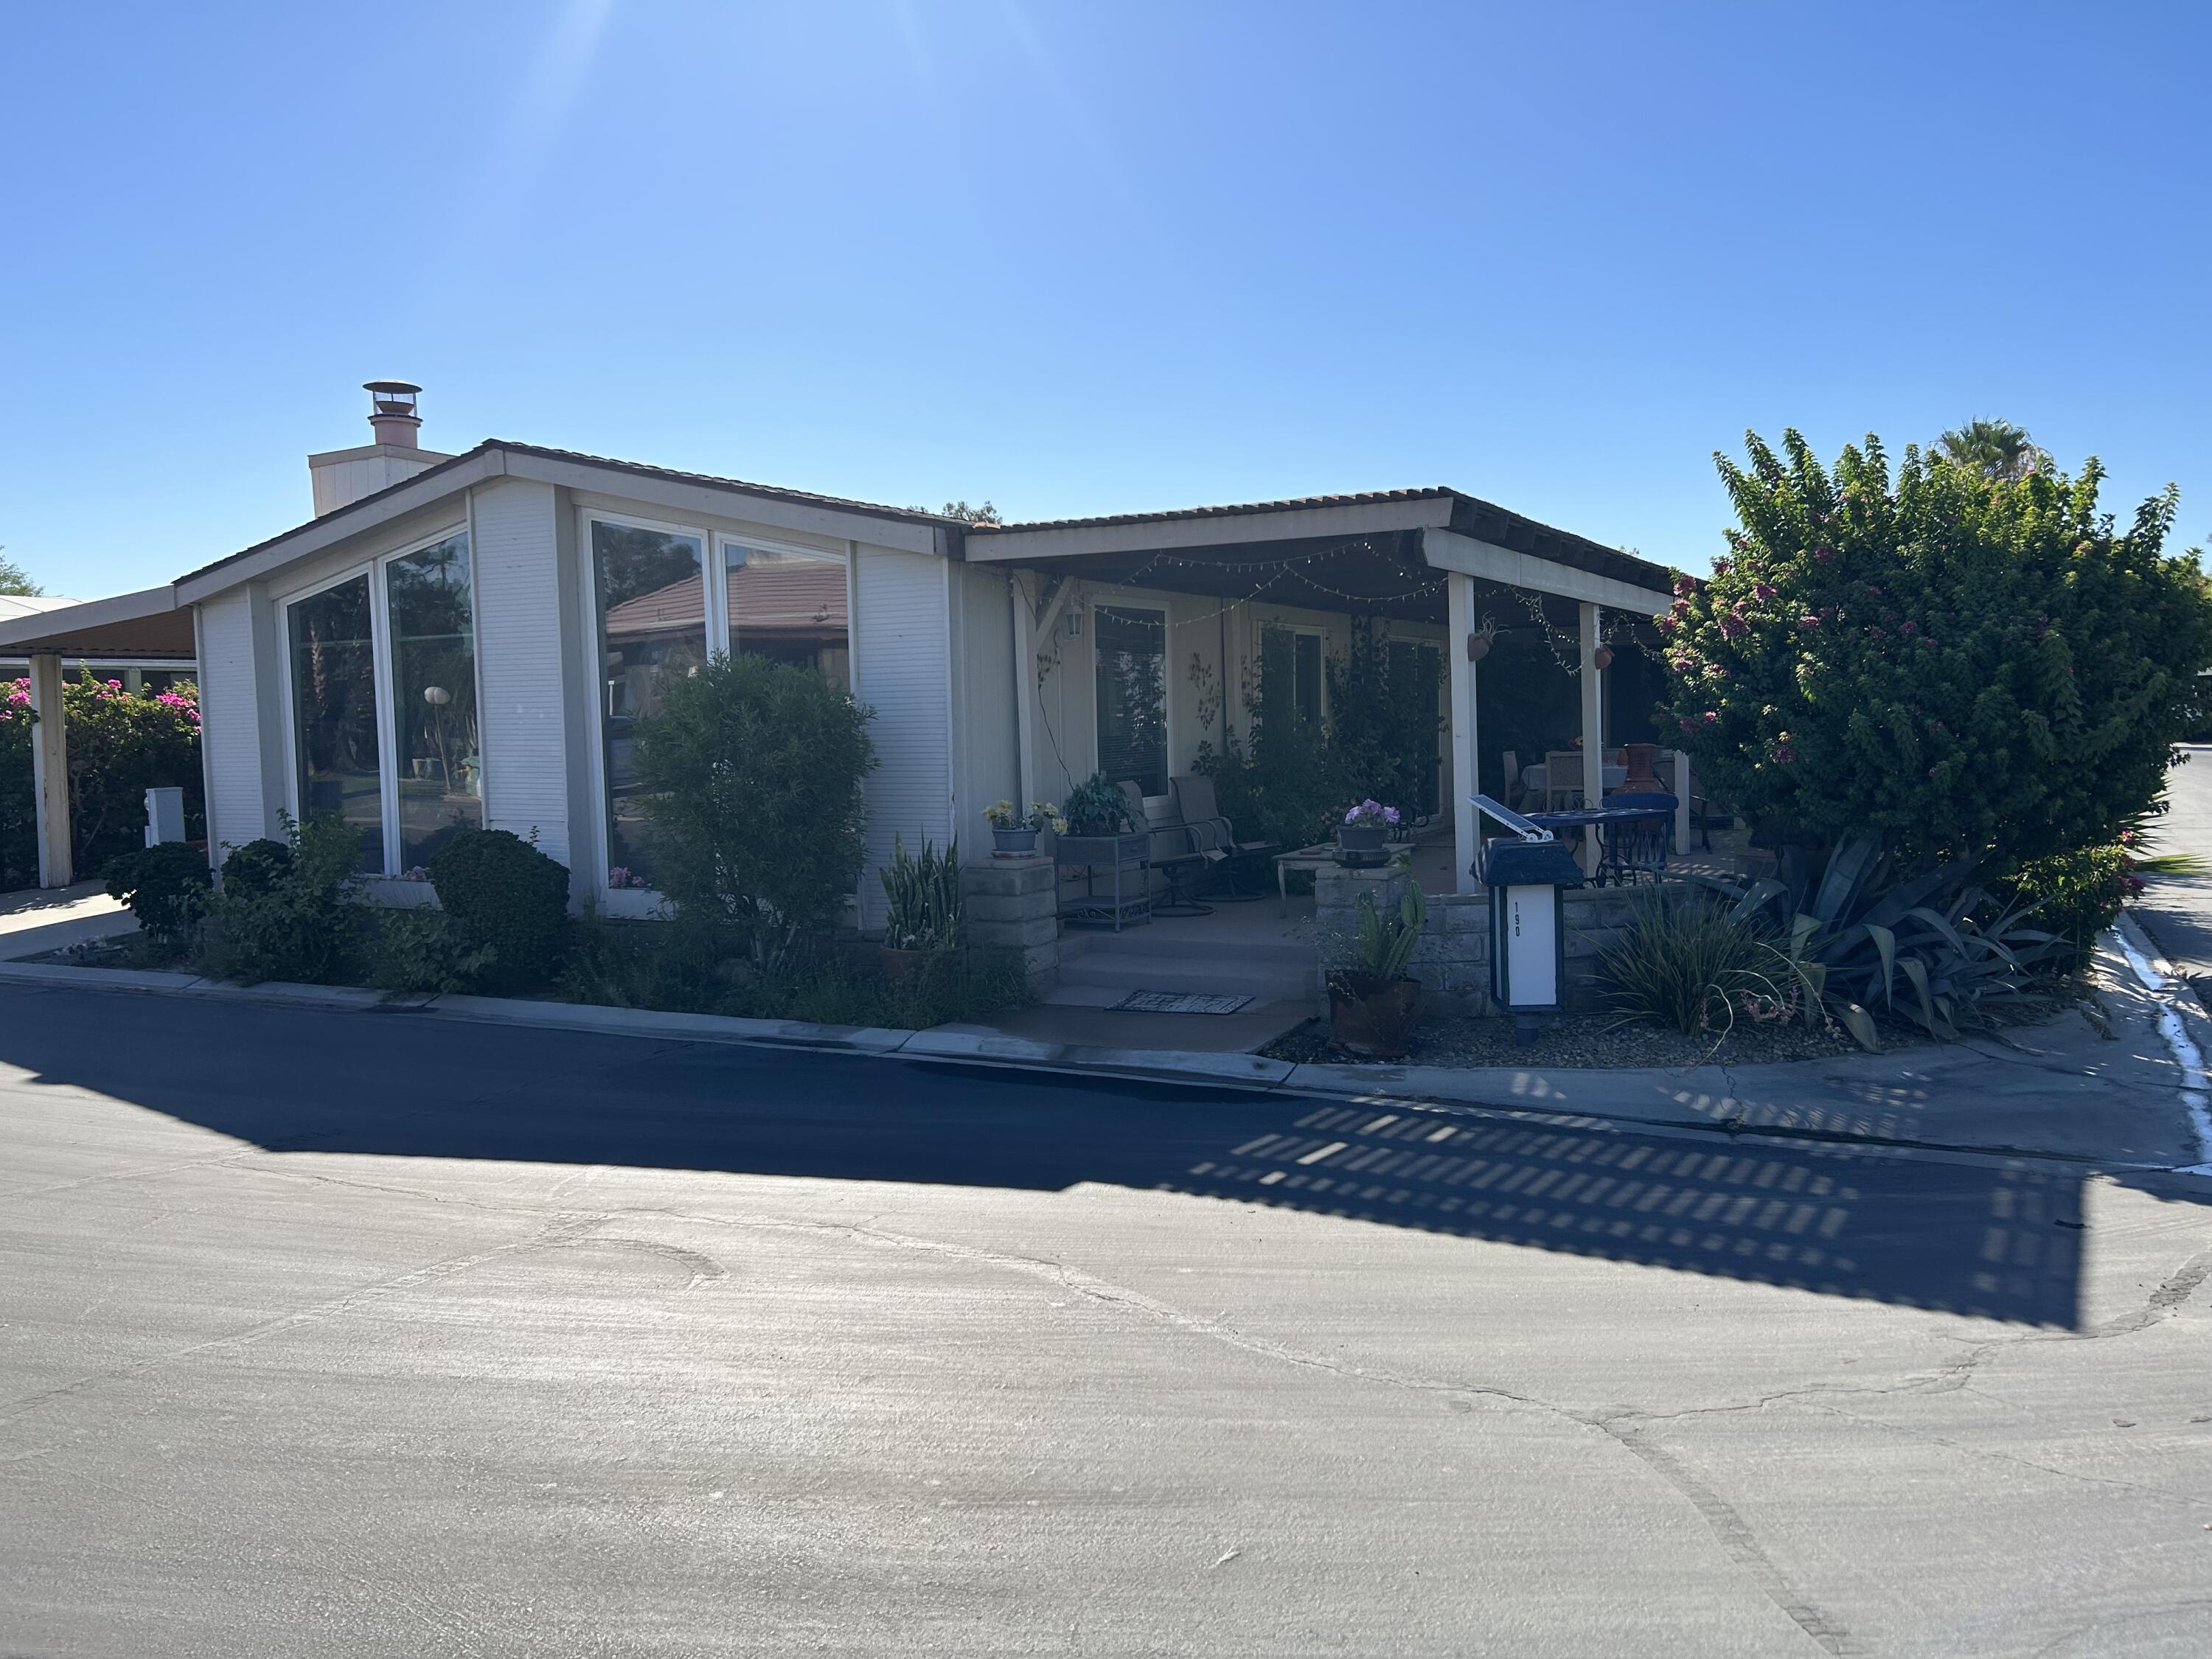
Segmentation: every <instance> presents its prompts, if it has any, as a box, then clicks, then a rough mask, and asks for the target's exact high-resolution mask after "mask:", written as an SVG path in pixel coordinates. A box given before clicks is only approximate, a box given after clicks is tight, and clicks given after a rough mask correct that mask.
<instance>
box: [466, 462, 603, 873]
mask: <svg viewBox="0 0 2212 1659" xmlns="http://www.w3.org/2000/svg"><path fill="white" fill-rule="evenodd" d="M473 520H474V526H475V542H474V547H475V553H476V628H477V683H478V685H479V688H480V690H479V696H480V697H481V705H480V707H481V720H482V736H483V765H484V786H483V787H484V823H485V827H486V828H488V829H510V830H513V832H514V833H515V834H516V835H518V836H523V837H525V838H527V837H528V836H530V834H531V832H532V830H535V831H536V832H537V835H538V848H539V850H540V851H542V852H544V854H545V855H546V856H547V857H548V858H551V859H556V860H559V861H560V862H561V863H562V864H566V865H570V866H572V867H573V866H574V860H573V859H572V858H571V857H570V847H571V842H572V837H571V836H570V833H569V823H568V744H567V723H566V721H565V720H564V719H563V717H562V711H563V708H564V707H565V704H564V701H563V698H562V662H563V660H564V659H563V657H562V635H561V568H560V560H559V542H560V536H559V530H558V518H557V503H556V500H555V492H554V490H553V489H552V488H551V487H550V485H547V484H541V483H526V482H523V481H520V480H510V481H506V482H502V483H492V484H487V485H484V486H483V487H482V488H480V489H477V491H476V492H475V494H474V496H473ZM584 828H585V833H584V834H583V835H582V836H578V837H574V838H573V839H574V841H575V842H576V844H577V846H578V847H579V848H580V850H581V851H582V853H583V854H584V856H585V857H586V858H588V857H589V856H590V850H589V849H590V848H591V845H592V840H591V836H590V833H589V826H585V827H584Z"/></svg>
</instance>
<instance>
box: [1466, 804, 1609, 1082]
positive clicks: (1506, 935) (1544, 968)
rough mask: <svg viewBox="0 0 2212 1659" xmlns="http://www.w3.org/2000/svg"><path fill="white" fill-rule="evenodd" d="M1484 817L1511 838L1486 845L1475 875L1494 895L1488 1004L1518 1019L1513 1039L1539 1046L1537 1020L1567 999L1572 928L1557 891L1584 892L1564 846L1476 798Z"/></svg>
mask: <svg viewBox="0 0 2212 1659" xmlns="http://www.w3.org/2000/svg"><path fill="white" fill-rule="evenodd" d="M1474 804H1475V805H1476V807H1477V808H1478V809H1479V810H1480V812H1482V813H1484V814H1486V815H1487V816H1489V817H1494V818H1496V819H1497V820H1498V822H1499V823H1503V824H1504V825H1505V827H1506V828H1507V829H1510V830H1512V831H1513V832H1514V833H1513V835H1512V836H1500V837H1499V838H1498V839H1497V840H1495V841H1492V842H1486V843H1485V844H1484V846H1483V849H1482V853H1481V854H1480V860H1479V863H1480V868H1479V869H1478V870H1477V871H1476V872H1475V873H1476V874H1478V875H1480V877H1481V878H1482V882H1483V884H1484V885H1485V886H1486V887H1487V888H1489V889H1490V1000H1491V1001H1492V1003H1493V1004H1494V1005H1496V1006H1498V1008H1499V1009H1501V1010H1503V1011H1504V1012H1507V1013H1510V1014H1511V1015H1512V1016H1513V1035H1514V1036H1515V1037H1516V1039H1517V1040H1519V1041H1520V1042H1534V1041H1535V1040H1536V1027H1537V1024H1538V1019H1537V1017H1538V1016H1539V1015H1542V1014H1554V1013H1557V1012H1559V1009H1560V1007H1561V1006H1562V1005H1563V1004H1564V1002H1565V998H1566V961H1567V922H1566V912H1565V907H1564V906H1562V905H1561V904H1560V902H1559V890H1560V889H1561V888H1563V887H1579V886H1581V885H1582V884H1583V872H1582V866H1580V865H1579V864H1577V862H1576V861H1575V856H1574V854H1572V853H1571V852H1569V851H1568V850H1567V848H1566V846H1565V843H1564V842H1559V841H1555V840H1553V837H1552V835H1551V832H1550V831H1549V830H1546V829H1538V828H1537V827H1536V826H1535V825H1534V824H1533V823H1529V822H1528V819H1526V818H1524V817H1522V816H1521V815H1520V814H1519V813H1518V812H1516V811H1512V810H1511V809H1510V807H1505V806H1502V805H1499V804H1498V802H1496V801H1493V800H1492V799H1490V798H1489V797H1488V796H1487V795H1478V796H1476V797H1475V798H1474Z"/></svg>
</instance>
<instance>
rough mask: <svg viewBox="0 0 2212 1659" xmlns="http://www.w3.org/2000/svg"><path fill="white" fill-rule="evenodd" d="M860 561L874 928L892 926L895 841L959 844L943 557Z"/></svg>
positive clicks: (859, 550) (867, 885)
mask: <svg viewBox="0 0 2212 1659" xmlns="http://www.w3.org/2000/svg"><path fill="white" fill-rule="evenodd" d="M854 560H855V562H854V574H855V577H856V581H855V590H856V591H855V601H856V603H855V609H856V611H858V615H857V616H855V617H854V623H853V626H854V642H853V655H854V669H855V671H856V672H857V676H858V679H859V688H858V690H859V695H860V701H861V702H863V703H865V704H867V705H868V706H870V707H872V708H874V710H875V711H876V717H875V719H874V720H872V722H870V724H869V727H868V734H869V736H870V737H871V738H872V739H873V740H874V742H875V745H876V769H875V770H874V771H873V772H872V773H870V774H869V775H868V781H867V799H868V832H867V833H868V867H867V868H866V871H864V872H862V874H861V877H860V925H861V926H862V927H864V928H871V929H872V928H878V927H882V926H883V923H884V888H883V882H882V879H881V877H880V872H881V870H882V868H883V866H884V863H885V862H886V861H887V860H889V859H890V855H891V842H892V839H893V837H894V836H903V837H904V838H905V840H906V844H907V847H908V849H909V850H915V849H918V848H920V846H921V842H922V841H923V839H924V838H925V837H927V839H928V840H931V841H933V842H937V843H938V845H939V846H940V847H941V846H943V845H944V844H945V842H947V841H948V840H950V839H951V834H952V823H951V817H952V753H951V716H950V711H949V706H948V705H949V701H950V694H949V685H950V678H949V677H950V675H951V617H949V615H948V614H947V611H948V607H947V605H946V603H945V600H946V592H945V586H946V584H945V561H944V560H943V559H942V558H940V557H939V556H936V555H933V554H927V553H897V552H893V551H891V550H889V549H887V548H876V547H868V546H865V545H863V546H859V547H856V548H855V550H854ZM987 804H988V803H986V805H987Z"/></svg>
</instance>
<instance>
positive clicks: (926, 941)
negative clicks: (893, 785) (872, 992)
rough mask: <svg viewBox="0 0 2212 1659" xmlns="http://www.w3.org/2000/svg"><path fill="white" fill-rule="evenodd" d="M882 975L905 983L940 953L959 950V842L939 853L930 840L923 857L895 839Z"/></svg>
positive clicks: (887, 874) (887, 882)
mask: <svg viewBox="0 0 2212 1659" xmlns="http://www.w3.org/2000/svg"><path fill="white" fill-rule="evenodd" d="M883 881H884V943H883V950H882V952H881V955H882V959H883V964H884V972H885V973H887V974H889V975H890V976H891V977H892V978H893V979H903V978H905V977H906V975H908V974H910V973H912V972H913V971H914V970H915V969H916V968H918V967H919V966H921V963H924V962H925V961H927V960H928V959H929V958H930V957H933V956H935V955H937V954H939V952H940V951H952V950H957V949H958V948H959V945H960V843H959V842H957V841H956V842H953V843H952V844H951V846H949V847H947V848H945V851H944V852H942V853H939V851H938V850H937V849H936V848H934V847H933V846H931V845H930V843H929V842H927V841H925V842H922V844H921V856H920V857H916V856H915V854H911V853H909V852H908V851H907V850H906V840H905V838H904V837H903V836H893V837H892V838H891V857H890V863H888V864H886V865H884V870H883Z"/></svg>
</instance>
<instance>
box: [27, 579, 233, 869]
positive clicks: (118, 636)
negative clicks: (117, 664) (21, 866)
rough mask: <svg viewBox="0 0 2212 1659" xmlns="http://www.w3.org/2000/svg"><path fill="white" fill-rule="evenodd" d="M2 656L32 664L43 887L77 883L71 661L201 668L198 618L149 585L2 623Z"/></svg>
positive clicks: (35, 792) (33, 739)
mask: <svg viewBox="0 0 2212 1659" xmlns="http://www.w3.org/2000/svg"><path fill="white" fill-rule="evenodd" d="M0 656H11V657H12V656H26V657H28V658H29V659H30V669H31V672H30V682H31V711H32V714H33V726H32V727H31V779H32V786H31V787H32V794H33V800H34V811H35V812H36V816H37V823H38V846H39V885H40V886H41V887H66V886H68V885H69V884H70V882H71V881H72V880H73V879H74V878H75V875H76V871H75V868H74V866H75V860H74V859H73V857H72V855H71V851H70V798H69V724H68V720H67V717H66V715H65V714H64V710H63V706H62V686H63V683H64V678H65V676H64V666H65V665H66V664H68V663H70V662H71V661H76V662H112V661H113V660H115V659H118V658H130V659H141V660H145V661H149V662H163V663H173V664H175V665H178V666H179V667H182V668H192V667H195V665H196V664H197V650H196V648H195V646H194V641H193V638H192V613H191V611H189V610H179V609H178V607H177V598H176V592H175V590H174V589H173V588H171V587H167V586H162V587H149V588H144V589H142V590H141V591H140V592H136V593H118V594H117V595H115V596H114V597H113V598H112V599H88V600H87V601H86V602H85V603H84V604H82V605H69V606H65V607H64V608H63V609H60V610H57V611H40V612H37V613H35V614H33V615H31V616H27V617H16V618H14V619H12V620H10V621H7V622H0Z"/></svg>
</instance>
